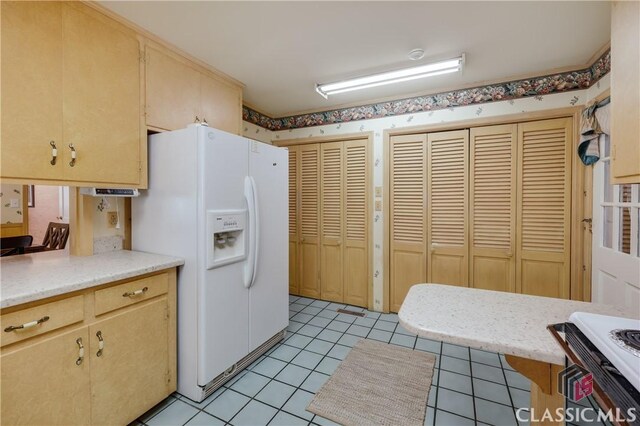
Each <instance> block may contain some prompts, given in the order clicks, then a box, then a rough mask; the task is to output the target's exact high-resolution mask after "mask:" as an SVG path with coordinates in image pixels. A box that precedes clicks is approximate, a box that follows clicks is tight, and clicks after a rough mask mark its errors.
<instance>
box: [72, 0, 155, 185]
mask: <svg viewBox="0 0 640 426" xmlns="http://www.w3.org/2000/svg"><path fill="white" fill-rule="evenodd" d="M63 32H64V34H63V35H64V49H63V50H64V52H63V63H64V72H63V76H64V81H63V88H64V96H63V116H64V126H63V130H64V143H65V146H64V147H61V148H62V149H64V150H65V151H66V152H67V153H68V152H69V150H70V148H69V146H68V145H69V144H73V146H74V147H75V149H76V151H77V160H76V162H75V165H74V166H73V167H71V166H70V165H69V161H68V159H66V160H65V164H64V170H65V173H64V174H65V179H67V180H72V181H85V182H105V183H117V184H128V185H136V184H138V183H139V182H140V168H141V164H140V161H141V153H140V148H141V130H140V125H141V108H140V45H139V42H138V40H137V38H136V36H135V34H134V33H133V32H131V31H130V30H128V29H125V28H124V27H123V26H121V25H120V24H118V23H116V22H115V21H113V20H111V19H109V18H107V17H106V16H104V15H102V14H100V13H98V12H96V11H95V10H93V9H90V8H89V7H87V6H83V5H80V4H71V3H69V4H68V5H65V6H64V8H63ZM145 142H146V141H145Z"/></svg>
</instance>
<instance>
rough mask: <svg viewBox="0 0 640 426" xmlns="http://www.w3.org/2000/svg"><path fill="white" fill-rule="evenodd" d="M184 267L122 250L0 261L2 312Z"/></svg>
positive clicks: (176, 261)
mask: <svg viewBox="0 0 640 426" xmlns="http://www.w3.org/2000/svg"><path fill="white" fill-rule="evenodd" d="M183 264H184V260H183V259H180V258H177V257H169V256H163V255H158V254H151V253H143V252H138V251H129V250H119V251H112V252H108V253H101V254H96V255H93V256H82V257H81V256H69V255H68V254H67V253H66V252H63V251H50V252H41V253H34V254H25V255H19V256H9V257H4V258H2V259H1V260H0V276H1V277H2V280H1V282H0V309H4V308H8V307H10V306H15V305H20V304H22V303H28V302H33V301H35V300H40V299H45V298H47V297H52V296H58V295H60V294H65V293H70V292H72V291H78V290H83V289H85V288H90V287H94V286H97V285H100V284H105V283H108V282H112V281H117V280H122V279H126V278H132V277H135V276H138V275H143V274H148V273H150V272H155V271H160V270H162V269H168V268H174V267H176V266H180V265H183Z"/></svg>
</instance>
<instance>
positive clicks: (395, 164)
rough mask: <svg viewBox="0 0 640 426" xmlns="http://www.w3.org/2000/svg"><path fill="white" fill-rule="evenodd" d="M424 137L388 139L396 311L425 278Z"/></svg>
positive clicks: (391, 303) (392, 299) (392, 293)
mask: <svg viewBox="0 0 640 426" xmlns="http://www.w3.org/2000/svg"><path fill="white" fill-rule="evenodd" d="M426 154H427V136H426V135H403V136H392V137H391V138H390V139H389V188H390V192H391V193H390V194H389V213H390V215H391V217H390V238H389V244H390V259H389V263H390V265H389V266H390V286H389V287H390V288H389V293H390V294H389V309H390V310H391V311H393V312H398V310H400V306H401V305H402V302H403V301H404V298H405V296H406V295H407V292H408V291H409V288H410V287H411V286H412V285H414V284H420V283H424V282H426V281H427V258H426V243H427V234H426V229H427V220H426V212H427V204H426V190H427V176H426V173H427V167H426Z"/></svg>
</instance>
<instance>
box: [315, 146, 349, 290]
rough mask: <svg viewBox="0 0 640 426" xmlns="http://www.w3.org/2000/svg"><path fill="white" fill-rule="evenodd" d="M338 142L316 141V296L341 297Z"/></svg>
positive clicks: (341, 154)
mask: <svg viewBox="0 0 640 426" xmlns="http://www.w3.org/2000/svg"><path fill="white" fill-rule="evenodd" d="M343 157H344V148H343V143H342V142H331V143H323V144H321V145H320V165H321V166H320V176H321V178H320V181H321V183H320V232H321V237H320V297H321V298H322V299H323V300H330V301H334V302H342V299H343V244H342V239H343V231H344V226H343V222H344V218H343V211H344V202H343V198H344V197H343V183H344V177H343V163H344V158H343Z"/></svg>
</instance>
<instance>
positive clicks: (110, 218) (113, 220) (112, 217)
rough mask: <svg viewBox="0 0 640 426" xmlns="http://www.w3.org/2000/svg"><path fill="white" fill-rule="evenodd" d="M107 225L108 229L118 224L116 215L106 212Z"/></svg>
mask: <svg viewBox="0 0 640 426" xmlns="http://www.w3.org/2000/svg"><path fill="white" fill-rule="evenodd" d="M107 223H108V224H109V228H115V226H116V225H117V224H118V213H116V212H107Z"/></svg>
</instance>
